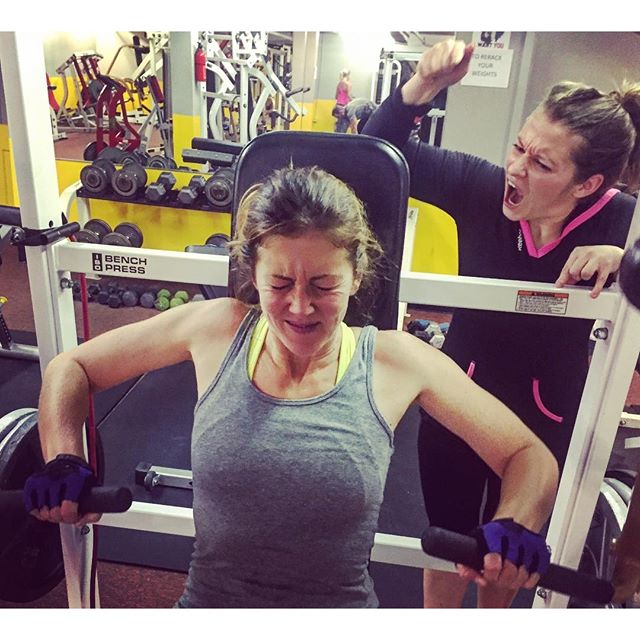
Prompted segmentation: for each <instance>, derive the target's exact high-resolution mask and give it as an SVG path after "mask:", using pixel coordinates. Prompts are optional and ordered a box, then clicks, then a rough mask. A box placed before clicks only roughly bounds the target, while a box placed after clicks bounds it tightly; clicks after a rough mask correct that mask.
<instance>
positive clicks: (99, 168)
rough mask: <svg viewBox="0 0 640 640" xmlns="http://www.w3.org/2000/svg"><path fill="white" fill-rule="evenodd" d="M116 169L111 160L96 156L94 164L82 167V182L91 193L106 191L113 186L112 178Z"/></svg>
mask: <svg viewBox="0 0 640 640" xmlns="http://www.w3.org/2000/svg"><path fill="white" fill-rule="evenodd" d="M115 170H116V167H115V165H114V164H113V162H112V161H111V160H108V159H106V158H96V159H95V160H94V161H93V163H92V164H89V165H87V166H86V167H82V169H81V171H80V182H82V186H83V187H84V188H85V189H86V190H87V191H89V192H90V193H93V194H99V193H105V192H106V191H107V190H108V189H109V187H110V186H111V179H112V177H113V174H114V173H115Z"/></svg>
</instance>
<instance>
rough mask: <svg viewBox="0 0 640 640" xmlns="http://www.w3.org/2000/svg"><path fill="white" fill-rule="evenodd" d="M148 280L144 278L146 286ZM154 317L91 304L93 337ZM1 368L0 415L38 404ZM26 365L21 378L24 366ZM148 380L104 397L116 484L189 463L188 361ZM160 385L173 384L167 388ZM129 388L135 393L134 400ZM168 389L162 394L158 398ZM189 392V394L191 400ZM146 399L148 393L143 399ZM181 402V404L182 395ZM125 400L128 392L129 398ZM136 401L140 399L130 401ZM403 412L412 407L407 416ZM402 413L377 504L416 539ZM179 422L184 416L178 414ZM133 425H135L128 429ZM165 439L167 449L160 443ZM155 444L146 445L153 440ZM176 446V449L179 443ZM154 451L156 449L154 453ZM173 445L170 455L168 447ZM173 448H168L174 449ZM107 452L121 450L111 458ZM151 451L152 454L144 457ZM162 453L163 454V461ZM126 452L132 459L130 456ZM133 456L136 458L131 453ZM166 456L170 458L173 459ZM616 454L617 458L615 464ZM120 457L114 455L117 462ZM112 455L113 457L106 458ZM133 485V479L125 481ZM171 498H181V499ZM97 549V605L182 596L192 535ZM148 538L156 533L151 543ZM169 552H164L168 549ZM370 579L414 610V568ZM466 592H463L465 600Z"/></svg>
mask: <svg viewBox="0 0 640 640" xmlns="http://www.w3.org/2000/svg"><path fill="white" fill-rule="evenodd" d="M2 259H3V263H2V268H0V294H2V295H4V296H6V297H7V298H8V303H7V304H6V305H5V306H4V307H3V309H2V312H3V315H4V317H5V320H6V322H7V324H8V326H9V327H10V329H11V331H12V333H14V334H15V339H16V340H17V341H18V342H33V340H34V331H35V327H34V321H33V313H32V308H31V297H30V288H29V281H28V273H27V267H26V262H21V261H20V260H19V259H18V252H17V250H15V249H14V248H10V249H9V250H7V251H5V252H4V254H3V256H2ZM147 284H148V283H147ZM167 288H170V289H171V290H174V289H176V288H181V289H182V288H183V289H186V290H187V291H189V293H190V294H193V293H196V292H197V288H196V287H194V286H189V285H186V286H183V285H176V284H175V283H172V284H171V285H169V286H168V287H167ZM75 311H76V322H77V326H78V327H82V321H81V316H80V303H78V302H76V303H75ZM409 312H410V313H409V317H408V318H407V320H410V319H413V318H425V317H429V318H430V319H433V320H436V321H439V322H441V321H445V320H448V315H447V314H445V313H439V312H433V311H432V310H429V311H426V310H422V309H414V308H411V309H410V310H409ZM155 313H157V312H156V311H155V310H148V309H143V308H142V307H133V308H120V309H111V308H109V307H106V306H102V305H98V304H91V305H90V316H91V317H90V320H91V333H92V335H97V334H100V333H103V332H104V331H108V330H109V329H112V328H115V327H116V326H121V325H123V324H126V323H130V322H135V321H137V320H141V319H144V318H147V317H149V316H151V315H153V314H155ZM2 362H3V365H2V367H0V387H2V388H3V392H2V394H0V415H4V414H6V413H8V412H9V411H12V410H13V409H16V408H20V407H28V406H34V407H35V406H36V403H37V393H38V391H39V368H38V366H37V363H23V362H20V361H12V360H9V359H4V360H3V361H2ZM29 367H30V369H29V373H28V378H27V377H26V376H27V369H28V368H29ZM148 375H149V376H150V377H149V378H147V377H146V376H143V378H141V379H139V380H138V381H135V382H133V383H132V384H131V385H128V386H126V388H123V389H121V390H115V391H114V394H115V395H114V396H113V397H110V398H102V399H101V400H102V401H103V402H102V404H103V405H104V409H103V410H102V415H101V418H100V419H101V422H100V423H99V424H100V433H101V436H102V439H103V444H104V448H105V452H106V454H107V470H106V476H107V477H106V481H107V483H108V484H109V483H110V480H113V481H116V482H117V481H118V480H120V479H122V478H130V477H131V476H132V473H133V469H134V468H135V465H136V464H137V462H140V461H142V460H146V459H147V456H157V455H164V456H165V457H164V458H163V459H158V458H152V459H151V460H149V461H151V462H153V463H154V464H159V465H161V466H173V467H177V468H186V466H185V465H188V464H189V461H188V458H189V446H188V442H189V438H190V424H189V419H190V411H191V410H192V408H191V406H190V403H192V402H194V401H195V395H194V391H193V390H192V383H191V378H192V373H191V371H190V370H189V368H188V366H179V367H178V368H177V369H167V370H161V371H159V372H154V373H153V374H148ZM158 385H161V388H162V389H163V391H162V393H160V394H159V393H157V391H156V392H155V395H153V396H151V397H152V398H153V399H152V400H151V401H150V404H149V406H146V407H139V406H135V405H136V401H135V397H139V398H142V397H143V396H142V395H141V394H142V393H143V392H144V391H145V388H146V389H147V391H148V389H149V388H150V387H152V386H156V387H157V386H158ZM164 389H170V391H169V392H168V394H165V393H164ZM136 394H138V395H137V396H136ZM129 395H130V396H131V402H124V401H123V398H124V397H125V396H129ZM165 395H167V397H166V398H165V397H164V396H165ZM191 395H193V396H194V397H190V396H191ZM144 397H149V396H148V395H146V396H144ZM185 397H186V400H184V402H182V399H184V398H185ZM127 399H128V398H127ZM137 404H139V403H137ZM627 404H628V405H629V404H640V379H639V377H638V375H637V374H636V375H635V376H634V380H633V383H632V386H631V389H630V392H629V397H628V400H627ZM409 413H410V412H409ZM409 413H408V415H407V417H406V420H404V422H406V425H403V428H401V429H399V430H398V431H397V432H396V433H397V438H396V453H395V454H394V459H393V461H392V466H391V469H390V471H389V479H388V483H387V492H386V494H385V496H386V497H385V503H384V504H383V508H382V512H381V518H380V530H382V531H385V532H388V533H396V534H402V535H420V532H421V529H422V527H423V525H424V516H423V513H422V502H421V497H420V495H419V482H418V475H417V461H416V458H415V434H416V425H417V418H416V416H417V414H416V413H415V412H414V414H413V415H409ZM176 416H178V418H177V420H179V421H181V422H182V423H183V425H182V426H180V427H179V428H178V429H176V430H175V431H174V430H172V431H171V433H168V431H169V429H165V430H164V431H160V433H161V434H162V439H163V440H164V439H165V438H166V442H162V443H160V444H159V445H158V444H157V442H156V441H157V437H156V436H157V433H158V431H157V429H158V422H160V421H162V422H163V424H164V425H167V424H173V425H175V423H176ZM183 418H184V419H183ZM132 425H135V428H132ZM624 431H629V430H623V429H621V430H620V434H619V437H618V440H617V443H616V447H615V448H614V455H613V457H612V461H616V462H617V463H619V464H621V465H623V466H626V467H628V468H633V469H637V468H639V467H640V450H639V451H637V452H632V453H630V454H629V453H627V452H624V447H623V445H622V443H623V440H624V437H626V436H627V435H630V434H628V433H624ZM123 438H127V440H126V442H127V447H126V449H130V450H131V453H130V454H129V453H127V452H125V451H123V449H124V448H123V447H122V442H123V440H122V439H123ZM167 442H170V443H171V444H170V446H167ZM152 444H153V445H155V449H153V450H150V449H149V447H150V446H151V445H152ZM178 445H179V446H178ZM159 447H160V448H161V453H158V451H159ZM169 449H171V450H172V451H171V452H169V453H167V450H169ZM173 450H175V453H174V452H173ZM113 451H118V456H115V455H114V454H113V453H110V452H113ZM149 451H151V453H149ZM167 455H169V457H168V458H167ZM127 456H129V457H127ZM136 456H138V457H136ZM171 456H174V457H173V458H171ZM616 456H617V457H618V458H619V460H615V458H616ZM116 457H117V458H118V459H117V460H115V458H116ZM109 460H111V462H109ZM130 484H131V483H130ZM133 490H134V499H135V500H148V499H149V498H148V494H145V490H144V489H142V488H141V487H135V488H134V489H133ZM161 491H162V492H161V494H160V495H159V497H161V498H162V500H161V502H163V503H175V504H179V505H182V506H186V505H187V504H188V503H189V500H190V497H188V496H186V497H185V496H184V493H185V492H181V490H177V489H165V490H161ZM178 494H180V495H179V496H178ZM99 536H100V554H99V559H100V560H99V563H98V575H99V576H100V601H101V606H102V607H103V608H164V607H171V606H172V605H173V603H174V602H175V601H176V599H177V598H178V597H179V595H180V594H181V592H182V588H183V585H184V580H185V570H186V566H187V565H188V557H189V553H190V545H191V541H190V539H188V538H177V537H175V539H173V540H171V541H170V542H169V543H167V540H166V538H167V536H164V537H163V536H157V535H156V536H155V537H154V534H147V535H146V536H145V535H144V534H138V535H137V536H136V535H134V532H125V531H124V530H116V529H112V528H109V527H102V528H100V529H99ZM155 538H163V540H162V542H160V543H158V542H157V541H156V539H155ZM166 551H168V553H166ZM371 571H372V575H373V577H374V580H375V581H376V590H377V592H378V594H379V597H380V602H381V606H384V607H394V608H399V607H420V606H421V572H420V571H419V570H416V569H410V568H406V567H394V566H391V565H381V564H377V563H372V567H371ZM469 599H470V597H468V598H467V600H469ZM529 604H530V596H525V597H523V598H522V599H520V600H517V601H516V603H515V606H521V607H526V606H529ZM66 606H67V599H66V590H65V584H64V582H62V583H61V584H60V585H58V587H56V588H55V589H53V590H52V591H51V592H50V593H48V594H47V595H46V596H44V597H43V598H41V599H39V600H37V601H35V602H30V603H25V604H24V605H18V604H14V603H9V602H2V601H0V608H64V607H66Z"/></svg>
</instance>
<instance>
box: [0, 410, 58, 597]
mask: <svg viewBox="0 0 640 640" xmlns="http://www.w3.org/2000/svg"><path fill="white" fill-rule="evenodd" d="M0 447H1V448H0V490H7V489H21V488H22V487H23V486H24V483H25V481H26V479H27V477H28V476H30V475H31V474H32V473H33V472H34V471H37V470H38V469H40V468H41V467H42V464H43V460H42V454H41V452H40V441H39V439H38V431H37V414H36V413H35V411H34V413H33V414H32V415H31V416H30V417H29V419H28V420H25V421H23V422H22V424H21V425H20V426H19V427H18V428H17V429H15V430H13V431H12V432H11V433H10V434H9V435H7V436H6V437H5V438H4V440H3V441H2V443H0ZM63 578H64V564H63V560H62V549H61V547H60V529H59V527H58V525H54V524H50V523H44V522H40V521H39V520H36V519H35V518H32V517H31V516H30V515H29V514H28V513H26V512H25V513H24V514H16V515H10V516H7V514H3V515H2V518H0V599H2V600H7V601H9V602H31V601H32V600H36V599H37V598H40V597H42V596H43V595H45V594H46V593H48V592H49V591H51V589H53V588H54V587H55V586H56V585H57V584H58V583H59V582H60V581H61V580H62V579H63Z"/></svg>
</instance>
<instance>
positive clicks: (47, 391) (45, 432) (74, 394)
mask: <svg viewBox="0 0 640 640" xmlns="http://www.w3.org/2000/svg"><path fill="white" fill-rule="evenodd" d="M88 410H89V381H88V379H87V376H86V374H85V372H84V369H83V368H82V367H81V366H80V364H79V363H78V362H77V361H76V360H74V359H73V358H72V357H71V356H69V354H66V353H64V354H61V355H59V356H57V357H56V358H54V359H53V360H52V361H51V362H50V363H49V366H48V367H47V369H46V371H45V374H44V378H43V380H42V389H41V391H40V400H39V403H38V431H39V434H40V443H41V446H42V454H43V456H44V460H45V462H48V461H49V460H53V458H55V457H56V456H57V455H58V454H59V453H70V454H73V455H76V456H80V457H84V445H83V437H82V426H83V424H84V421H85V419H86V417H87V414H88Z"/></svg>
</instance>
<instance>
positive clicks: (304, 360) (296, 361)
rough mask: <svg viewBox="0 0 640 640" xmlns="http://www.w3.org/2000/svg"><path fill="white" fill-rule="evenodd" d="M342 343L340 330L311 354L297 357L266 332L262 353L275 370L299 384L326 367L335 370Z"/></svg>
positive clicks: (339, 328)
mask: <svg viewBox="0 0 640 640" xmlns="http://www.w3.org/2000/svg"><path fill="white" fill-rule="evenodd" d="M341 341H342V329H341V327H338V331H336V332H335V333H334V335H333V336H332V337H331V338H330V339H329V340H328V341H327V342H326V343H325V344H324V345H322V347H321V348H320V349H319V350H318V351H317V352H316V353H313V354H310V355H305V356H298V355H296V354H294V353H291V351H289V349H287V347H286V346H285V345H284V344H283V343H282V342H280V340H278V338H277V337H276V336H274V335H273V333H272V332H268V333H267V336H266V339H265V343H264V353H265V355H266V356H267V357H268V358H269V360H271V362H272V363H273V365H274V366H275V368H276V369H277V370H278V371H280V372H281V373H282V374H283V375H284V376H286V377H287V379H289V380H291V381H292V382H300V381H301V380H302V379H303V378H305V377H306V376H310V375H313V374H315V373H317V372H318V371H322V370H324V369H326V368H328V367H331V368H333V369H336V368H337V366H338V358H339V354H340V344H341Z"/></svg>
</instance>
